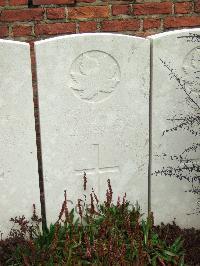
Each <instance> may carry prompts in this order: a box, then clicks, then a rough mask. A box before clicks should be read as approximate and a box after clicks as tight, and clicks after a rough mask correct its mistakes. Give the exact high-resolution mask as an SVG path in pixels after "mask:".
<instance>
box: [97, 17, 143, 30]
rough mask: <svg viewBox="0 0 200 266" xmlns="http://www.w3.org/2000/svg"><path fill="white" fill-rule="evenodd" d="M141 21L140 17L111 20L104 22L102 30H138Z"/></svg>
mask: <svg viewBox="0 0 200 266" xmlns="http://www.w3.org/2000/svg"><path fill="white" fill-rule="evenodd" d="M139 27H140V21H139V20H138V19H132V20H130V19H127V20H110V21H103V22H102V31H132V30H138V29H139Z"/></svg>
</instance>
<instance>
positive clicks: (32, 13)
mask: <svg viewBox="0 0 200 266" xmlns="http://www.w3.org/2000/svg"><path fill="white" fill-rule="evenodd" d="M43 13H44V11H43V9H42V8H37V9H35V8H33V9H31V8H30V9H23V10H22V9H18V10H3V11H2V13H1V16H0V21H8V22H10V21H30V20H32V21H33V20H42V19H43Z"/></svg>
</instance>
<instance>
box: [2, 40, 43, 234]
mask: <svg viewBox="0 0 200 266" xmlns="http://www.w3.org/2000/svg"><path fill="white" fill-rule="evenodd" d="M0 80H1V82H0V188H1V193H0V210H1V213H0V231H1V232H3V233H4V236H6V234H7V233H8V231H9V229H10V228H11V227H12V223H11V222H9V220H10V218H11V217H15V216H22V215H25V217H27V218H28V219H29V218H30V217H31V215H32V210H33V208H32V205H33V203H35V204H36V208H37V211H38V213H39V214H40V204H39V202H40V196H39V179H38V172H37V154H36V137H35V122H34V112H33V93H32V80H31V64H30V49H29V45H28V44H24V43H20V42H13V41H7V40H0Z"/></svg>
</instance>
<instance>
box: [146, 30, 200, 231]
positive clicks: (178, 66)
mask: <svg viewBox="0 0 200 266" xmlns="http://www.w3.org/2000/svg"><path fill="white" fill-rule="evenodd" d="M150 39H151V41H152V64H151V65H152V67H153V68H152V180H151V188H152V192H151V206H152V210H153V212H154V215H155V221H156V223H160V222H165V223H167V222H171V221H173V220H174V219H175V221H176V223H177V224H178V225H180V226H181V227H192V226H194V227H196V228H199V227H200V219H199V215H200V175H199V173H200V141H199V139H200V29H192V30H179V31H174V32H168V33H163V34H158V35H155V36H152V37H151V38H150Z"/></svg>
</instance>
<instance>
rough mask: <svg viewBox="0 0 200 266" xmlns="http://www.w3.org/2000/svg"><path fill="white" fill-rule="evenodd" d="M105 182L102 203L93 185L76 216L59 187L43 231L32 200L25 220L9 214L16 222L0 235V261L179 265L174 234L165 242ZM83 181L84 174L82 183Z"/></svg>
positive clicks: (179, 249)
mask: <svg viewBox="0 0 200 266" xmlns="http://www.w3.org/2000/svg"><path fill="white" fill-rule="evenodd" d="M107 182H108V189H107V191H106V199H105V201H104V202H103V203H99V200H98V197H97V195H96V194H95V192H94V190H93V191H92V192H91V194H90V205H89V207H86V206H87V205H86V200H84V201H83V200H81V199H78V212H79V215H78V216H79V217H77V215H75V211H74V209H72V210H71V211H69V210H68V206H67V195H66V191H65V192H64V201H63V204H62V208H61V211H60V213H59V215H58V220H57V222H56V223H55V224H51V225H50V227H49V228H48V229H47V230H45V231H44V232H41V230H40V223H41V219H40V218H39V217H38V216H37V214H36V210H35V206H34V207H33V216H32V218H31V220H30V221H27V220H26V219H25V217H24V216H22V217H15V218H14V219H11V220H12V221H13V223H14V225H16V226H17V228H16V226H15V227H13V228H12V230H11V232H10V235H9V236H8V237H7V239H5V240H1V241H0V265H1V264H2V265H3V266H4V265H26V266H29V265H50V266H51V265H52V266H53V265H61V266H62V265H116V266H117V265H142V266H144V265H161V266H164V265H166V266H167V265H168V266H169V265H180V266H181V265H184V251H183V248H182V240H181V239H180V237H179V238H177V239H176V240H175V241H174V243H172V244H171V245H167V244H166V242H165V240H164V239H160V238H159V236H158V234H157V233H155V232H154V230H153V214H152V213H151V214H149V217H148V218H147V219H142V215H141V213H140V208H139V207H138V206H132V205H131V204H130V203H129V201H127V199H126V194H125V195H124V196H123V197H122V199H120V197H118V200H117V202H116V203H114V202H113V199H112V196H113V191H112V187H111V184H110V180H109V179H108V181H107ZM86 183H87V179H86V175H84V189H86ZM83 206H85V207H84V208H83Z"/></svg>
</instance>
